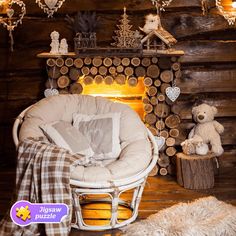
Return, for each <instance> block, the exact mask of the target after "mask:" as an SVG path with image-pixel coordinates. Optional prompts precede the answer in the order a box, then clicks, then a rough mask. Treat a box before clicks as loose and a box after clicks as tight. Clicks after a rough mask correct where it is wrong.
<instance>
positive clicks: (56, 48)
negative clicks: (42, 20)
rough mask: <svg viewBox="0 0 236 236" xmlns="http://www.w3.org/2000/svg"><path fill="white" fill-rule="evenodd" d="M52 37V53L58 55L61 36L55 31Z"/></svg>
mask: <svg viewBox="0 0 236 236" xmlns="http://www.w3.org/2000/svg"><path fill="white" fill-rule="evenodd" d="M50 36H51V40H52V42H51V44H50V46H51V51H50V53H52V54H58V53H59V36H60V35H59V33H58V32H57V31H53V32H52V33H51V35H50Z"/></svg>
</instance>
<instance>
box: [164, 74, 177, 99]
mask: <svg viewBox="0 0 236 236" xmlns="http://www.w3.org/2000/svg"><path fill="white" fill-rule="evenodd" d="M165 92H166V95H167V97H168V98H169V99H170V100H171V101H172V102H175V101H176V99H177V98H178V97H179V95H180V88H179V87H177V86H176V85H175V79H174V78H172V86H171V87H168V88H166V91H165Z"/></svg>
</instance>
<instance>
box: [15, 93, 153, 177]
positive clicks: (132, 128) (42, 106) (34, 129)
mask: <svg viewBox="0 0 236 236" xmlns="http://www.w3.org/2000/svg"><path fill="white" fill-rule="evenodd" d="M116 112H118V113H120V114H121V118H120V144H121V149H122V151H121V154H120V156H119V158H118V159H117V160H116V161H114V162H112V163H104V165H105V167H99V166H90V167H83V166H78V167H76V168H75V170H74V171H73V173H72V175H71V178H73V179H78V180H81V181H90V182H100V181H111V180H115V179H120V178H125V177H129V176H132V175H134V174H137V173H138V172H140V171H141V170H143V169H144V168H146V167H147V166H148V164H149V163H150V160H151V145H150V142H149V140H148V135H147V130H146V127H145V125H144V124H143V122H142V121H141V120H140V118H139V116H138V115H137V113H136V112H135V111H133V110H132V109H131V108H130V107H129V106H127V105H124V104H121V103H114V102H111V101H109V100H107V99H105V98H102V97H92V96H88V95H58V96H53V97H49V98H45V99H42V100H41V101H39V102H38V103H36V104H35V105H34V106H33V107H32V108H31V109H30V110H29V111H28V112H27V113H26V115H25V120H24V122H23V124H22V126H21V129H20V134H19V139H20V140H24V139H25V138H28V137H35V138H37V137H40V136H44V134H43V132H42V130H41V129H40V128H39V126H40V125H42V124H45V123H49V122H53V121H57V120H63V121H67V122H72V117H73V114H74V113H81V114H86V115H92V114H106V113H116Z"/></svg>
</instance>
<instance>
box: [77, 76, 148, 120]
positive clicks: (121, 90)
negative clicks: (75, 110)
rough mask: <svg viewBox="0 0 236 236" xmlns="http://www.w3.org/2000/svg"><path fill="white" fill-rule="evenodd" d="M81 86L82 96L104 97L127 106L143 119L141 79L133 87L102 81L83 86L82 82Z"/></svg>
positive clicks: (143, 86) (143, 89)
mask: <svg viewBox="0 0 236 236" xmlns="http://www.w3.org/2000/svg"><path fill="white" fill-rule="evenodd" d="M81 84H82V86H83V93H82V94H86V95H92V96H101V97H106V98H108V99H110V100H112V101H117V102H120V103H124V104H127V105H129V106H130V107H131V108H132V109H134V110H135V111H136V112H137V113H138V115H139V116H140V118H141V119H143V116H144V109H143V102H142V99H143V97H144V95H145V85H144V83H143V77H140V78H138V80H137V83H136V85H135V86H131V85H130V84H128V83H127V82H126V83H124V84H117V83H116V82H115V81H114V82H113V83H112V84H105V82H104V81H103V82H101V83H100V84H97V83H94V82H93V83H91V84H85V83H84V82H83V81H82V82H81Z"/></svg>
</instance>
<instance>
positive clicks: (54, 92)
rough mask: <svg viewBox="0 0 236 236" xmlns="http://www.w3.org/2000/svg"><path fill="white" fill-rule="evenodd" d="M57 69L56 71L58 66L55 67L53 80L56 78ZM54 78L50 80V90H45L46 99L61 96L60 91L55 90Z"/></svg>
mask: <svg viewBox="0 0 236 236" xmlns="http://www.w3.org/2000/svg"><path fill="white" fill-rule="evenodd" d="M55 69H56V66H54V67H53V70H52V78H54V75H55ZM47 74H48V73H47ZM52 78H48V81H49V86H50V88H47V89H45V90H44V96H45V97H46V98H48V97H51V96H55V95H58V94H59V91H58V90H57V89H56V88H53V79H52Z"/></svg>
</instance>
